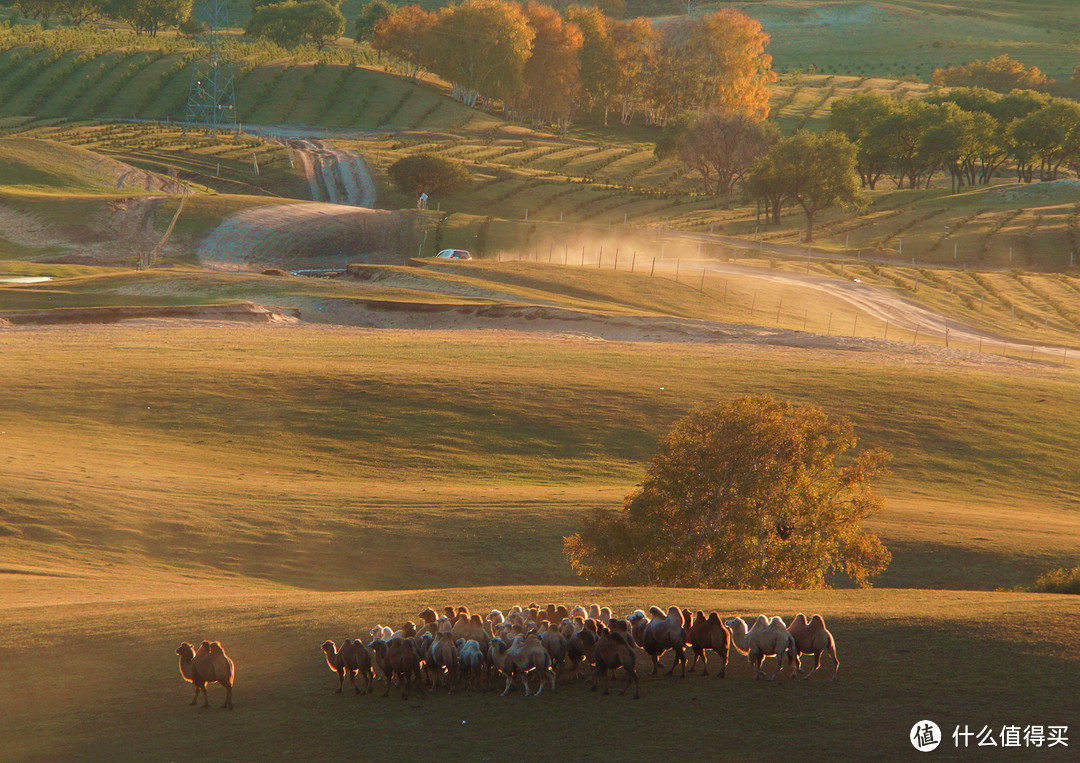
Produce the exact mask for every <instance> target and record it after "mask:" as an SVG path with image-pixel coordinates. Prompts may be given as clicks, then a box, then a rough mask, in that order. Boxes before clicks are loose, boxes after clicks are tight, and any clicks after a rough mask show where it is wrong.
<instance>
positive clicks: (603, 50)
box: [566, 5, 619, 126]
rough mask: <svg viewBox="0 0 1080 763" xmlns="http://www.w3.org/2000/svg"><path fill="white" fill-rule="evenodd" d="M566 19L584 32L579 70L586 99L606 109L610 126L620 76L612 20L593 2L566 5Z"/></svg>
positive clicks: (604, 110)
mask: <svg viewBox="0 0 1080 763" xmlns="http://www.w3.org/2000/svg"><path fill="white" fill-rule="evenodd" d="M566 20H567V21H568V22H570V23H572V24H574V25H575V26H576V27H577V28H578V29H579V30H580V32H581V46H580V47H579V48H578V70H579V76H580V80H581V90H582V95H583V96H584V100H585V103H586V104H587V105H588V107H589V108H598V109H600V110H601V111H602V112H603V115H604V125H605V126H606V125H607V123H608V111H609V110H610V108H611V104H612V99H613V98H614V94H615V87H616V80H617V78H618V76H619V72H618V61H617V60H616V47H615V46H616V43H615V40H614V39H613V38H612V35H611V20H610V19H609V18H608V17H607V16H605V15H604V13H603V11H601V10H600V9H599V8H597V7H596V6H592V5H589V6H584V7H582V6H580V5H571V6H570V7H568V8H567V9H566Z"/></svg>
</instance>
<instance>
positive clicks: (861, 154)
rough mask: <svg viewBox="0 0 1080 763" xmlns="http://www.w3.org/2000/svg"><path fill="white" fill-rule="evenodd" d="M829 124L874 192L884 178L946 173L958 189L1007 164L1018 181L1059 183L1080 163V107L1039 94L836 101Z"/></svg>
mask: <svg viewBox="0 0 1080 763" xmlns="http://www.w3.org/2000/svg"><path fill="white" fill-rule="evenodd" d="M830 125H831V127H832V128H833V129H835V130H838V131H839V132H841V133H843V134H844V135H845V136H846V137H847V138H848V140H850V141H851V142H852V143H854V144H855V146H856V165H855V166H856V171H857V172H858V174H859V177H860V179H861V182H862V185H863V187H865V188H869V189H871V190H872V189H874V188H875V186H876V184H877V182H878V181H879V179H880V178H881V177H883V176H888V177H890V178H892V179H893V181H894V182H895V183H896V186H897V188H904V187H908V188H918V187H926V186H928V185H929V183H930V181H931V179H932V178H933V177H934V176H935V175H936V174H938V173H941V172H945V173H948V175H949V177H950V178H951V180H952V187H953V190H954V191H955V190H959V189H960V188H961V187H963V186H965V185H966V186H974V185H979V184H986V183H989V182H990V179H991V178H992V177H993V175H994V173H995V172H996V171H997V170H998V169H999V168H1000V167H1001V166H1002V164H1003V163H1005V162H1006V161H1007V160H1009V159H1012V161H1013V162H1014V164H1015V169H1016V176H1017V179H1018V180H1019V181H1023V182H1031V181H1032V180H1035V179H1039V180H1054V179H1056V178H1057V177H1058V173H1059V172H1060V170H1061V168H1062V167H1063V166H1068V165H1069V164H1070V163H1075V162H1077V161H1080V104H1078V103H1077V102H1076V101H1073V100H1071V99H1067V98H1057V97H1053V96H1049V95H1047V94H1045V93H1040V92H1036V91H1034V90H1013V91H1011V92H1010V93H1007V94H1004V95H1002V94H1000V93H995V92H993V91H991V90H988V89H985V88H953V89H950V90H948V91H942V92H938V93H934V94H931V95H929V96H927V97H925V98H923V99H918V100H912V101H898V100H896V99H894V98H891V97H889V96H887V95H883V94H880V93H861V94H859V95H857V96H855V97H853V98H849V99H846V100H842V101H837V102H835V103H834V104H833V106H832V115H831V117H830Z"/></svg>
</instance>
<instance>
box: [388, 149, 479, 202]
mask: <svg viewBox="0 0 1080 763" xmlns="http://www.w3.org/2000/svg"><path fill="white" fill-rule="evenodd" d="M389 175H390V182H391V183H393V185H394V188H396V189H397V190H398V191H399V192H400V193H403V194H406V195H412V196H414V197H419V196H420V194H422V193H426V194H428V195H429V196H434V195H435V194H444V195H449V194H452V193H454V192H455V191H458V190H460V189H462V188H464V187H465V186H467V185H468V184H469V183H470V182H471V180H472V179H471V177H470V176H469V171H468V170H467V169H465V165H463V164H462V163H461V162H459V161H456V160H454V159H447V158H446V157H443V156H437V155H435V154H429V153H421V154H413V155H411V156H406V157H403V158H401V159H398V160H397V161H396V162H394V163H393V164H391V165H390V169H389Z"/></svg>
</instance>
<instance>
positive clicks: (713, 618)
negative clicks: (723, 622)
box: [709, 612, 720, 625]
mask: <svg viewBox="0 0 1080 763" xmlns="http://www.w3.org/2000/svg"><path fill="white" fill-rule="evenodd" d="M709 622H710V623H716V624H717V625H719V624H720V615H719V614H718V613H716V612H710V613H709Z"/></svg>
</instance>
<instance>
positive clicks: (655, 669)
mask: <svg viewBox="0 0 1080 763" xmlns="http://www.w3.org/2000/svg"><path fill="white" fill-rule="evenodd" d="M659 672H660V655H658V654H654V655H652V674H653V675H654V676H655V675H656V674H657V673H659Z"/></svg>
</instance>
